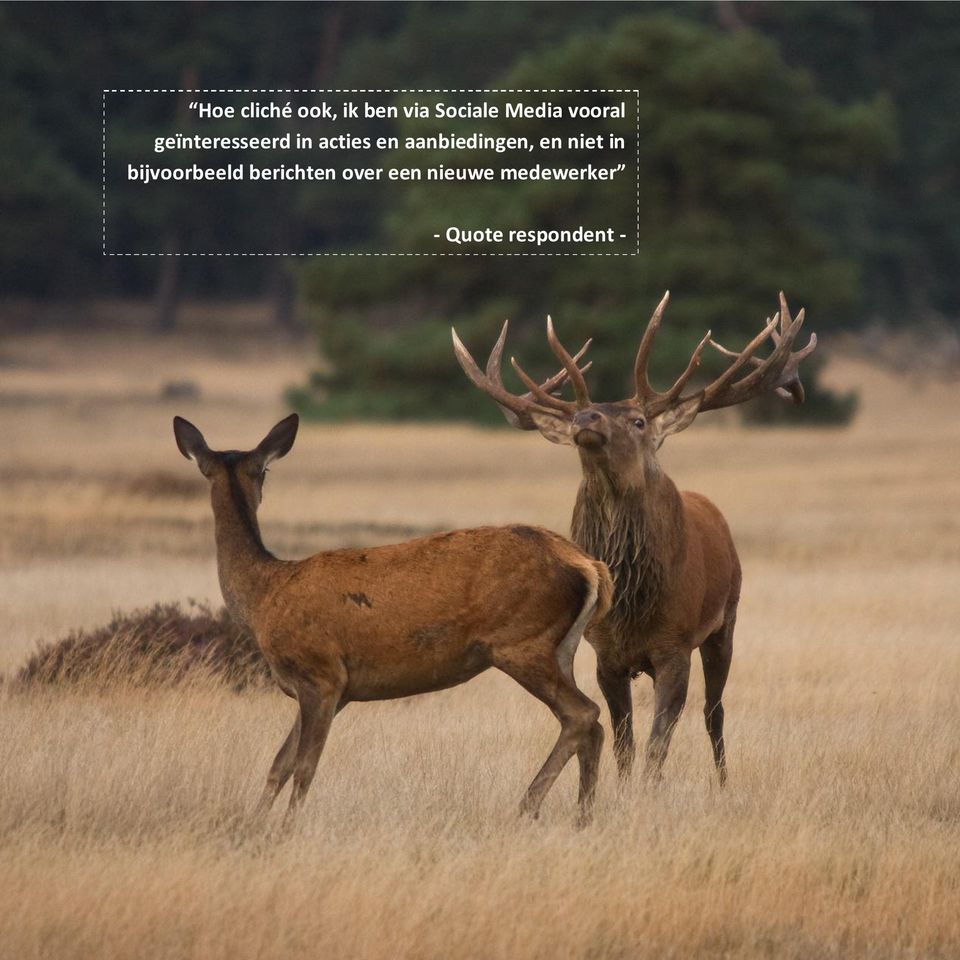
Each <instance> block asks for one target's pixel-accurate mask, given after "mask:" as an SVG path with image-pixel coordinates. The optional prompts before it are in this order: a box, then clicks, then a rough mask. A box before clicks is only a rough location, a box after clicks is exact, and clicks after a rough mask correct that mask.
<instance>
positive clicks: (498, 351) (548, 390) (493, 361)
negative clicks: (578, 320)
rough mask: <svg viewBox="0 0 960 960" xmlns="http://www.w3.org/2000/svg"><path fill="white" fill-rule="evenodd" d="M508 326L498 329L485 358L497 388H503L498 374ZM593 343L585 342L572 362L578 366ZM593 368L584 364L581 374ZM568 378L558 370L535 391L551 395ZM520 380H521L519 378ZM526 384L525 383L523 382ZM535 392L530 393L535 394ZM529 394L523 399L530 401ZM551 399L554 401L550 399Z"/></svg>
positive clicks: (507, 322) (591, 363)
mask: <svg viewBox="0 0 960 960" xmlns="http://www.w3.org/2000/svg"><path fill="white" fill-rule="evenodd" d="M509 326H510V321H509V320H504V321H503V326H502V327H501V328H500V336H499V337H497V342H496V343H495V344H494V345H493V349H492V350H491V351H490V356H489V357H488V358H487V376H488V377H489V378H490V379H491V380H492V381H493V382H494V383H495V384H497V386H499V387H503V376H502V374H501V373H500V370H501V367H502V366H503V348H504V346H505V344H506V342H507V329H508V328H509ZM592 343H593V338H592V337H591V338H590V339H588V340H586V341H585V342H584V344H583V346H582V347H581V348H580V349H579V350H578V351H577V352H576V353H575V354H574V355H573V358H572V359H573V362H574V363H575V364H577V365H579V363H580V361H581V360H582V359H583V355H584V354H585V353H586V352H587V350H589V349H590V345H591V344H592ZM510 363H511V364H513V365H514V366H516V360H514V358H513V357H511V358H510ZM592 366H593V361H589V362H587V363H585V364H584V365H583V366H582V367H581V368H580V372H581V373H586V372H587V371H588V370H589V369H590V368H591V367H592ZM524 376H525V374H524ZM568 378H569V374H568V373H567V371H566V370H565V369H564V370H560V371H558V372H557V373H555V374H554V375H553V376H552V377H549V378H548V379H546V380H544V381H543V383H541V384H539V385H538V386H537V388H536V389H537V391H540V392H542V393H544V394H552V393H553V391H554V390H556V389H557V388H559V387H562V386H563V385H564V384H565V383H566V382H567V379H568ZM521 379H522V378H521ZM524 382H526V381H524ZM504 389H506V388H504ZM535 392H536V391H531V393H535ZM530 397H531V394H526V395H525V396H524V397H523V399H530ZM551 399H556V398H555V397H552V398H551Z"/></svg>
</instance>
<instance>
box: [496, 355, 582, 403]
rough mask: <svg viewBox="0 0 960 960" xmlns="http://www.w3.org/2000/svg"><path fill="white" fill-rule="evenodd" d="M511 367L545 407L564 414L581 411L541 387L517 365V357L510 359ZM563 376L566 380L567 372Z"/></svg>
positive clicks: (568, 401)
mask: <svg viewBox="0 0 960 960" xmlns="http://www.w3.org/2000/svg"><path fill="white" fill-rule="evenodd" d="M510 366H512V367H513V369H514V371H515V372H516V374H517V376H518V377H519V378H520V379H521V380H522V381H523V385H524V386H525V387H526V388H527V389H528V390H529V391H530V394H532V395H533V396H534V397H536V398H537V400H539V401H540V402H541V403H542V404H543V405H544V406H547V407H553V408H554V409H555V410H562V411H563V412H564V413H576V412H577V410H578V409H579V408H578V407H577V405H576V404H575V403H574V402H573V401H571V400H562V399H561V398H560V397H554V396H551V395H550V393H548V392H547V391H546V390H545V389H544V388H543V387H541V386H540V385H539V384H538V383H537V381H536V380H534V379H533V378H532V377H531V376H529V375H528V374H527V373H526V371H525V370H524V369H523V367H521V366H520V364H519V363H517V358H516V357H511V358H510ZM588 366H589V364H588ZM563 376H564V379H566V377H567V371H566V370H564V371H563ZM548 382H549V381H548Z"/></svg>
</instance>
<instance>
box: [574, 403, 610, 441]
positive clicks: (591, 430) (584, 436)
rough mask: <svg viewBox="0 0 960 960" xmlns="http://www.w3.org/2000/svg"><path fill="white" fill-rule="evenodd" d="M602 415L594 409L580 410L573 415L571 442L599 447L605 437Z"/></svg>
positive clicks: (605, 439)
mask: <svg viewBox="0 0 960 960" xmlns="http://www.w3.org/2000/svg"><path fill="white" fill-rule="evenodd" d="M602 422H603V416H602V415H601V414H599V413H597V411H596V410H580V411H579V412H578V413H576V414H574V417H573V442H574V443H575V444H576V445H577V446H578V447H583V448H586V449H599V448H600V447H602V446H603V445H604V444H605V443H606V442H607V438H606V435H605V434H604V432H603V426H602Z"/></svg>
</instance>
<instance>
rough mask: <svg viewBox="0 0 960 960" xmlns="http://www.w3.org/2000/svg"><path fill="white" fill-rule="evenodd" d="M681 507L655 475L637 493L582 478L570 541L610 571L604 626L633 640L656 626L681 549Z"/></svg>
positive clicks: (592, 476) (668, 484) (595, 474)
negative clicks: (610, 598)
mask: <svg viewBox="0 0 960 960" xmlns="http://www.w3.org/2000/svg"><path fill="white" fill-rule="evenodd" d="M681 511H682V505H681V501H680V495H679V493H678V492H677V488H676V487H675V486H674V485H673V482H672V481H671V480H670V479H669V478H668V477H666V476H665V475H664V474H662V473H660V472H659V471H658V472H657V473H656V475H654V476H648V478H647V482H646V483H645V484H644V485H643V486H642V487H627V488H625V489H618V488H617V487H616V486H615V485H614V484H613V483H612V482H611V480H610V478H608V477H606V476H605V475H604V474H603V473H601V472H599V471H591V472H589V473H587V472H584V477H583V482H582V483H581V485H580V491H579V493H578V495H577V503H576V506H575V507H574V511H573V525H572V531H571V532H572V534H573V539H574V540H575V541H576V542H577V544H579V546H580V547H582V548H583V549H584V550H586V551H587V553H589V554H592V555H593V556H595V557H597V558H598V559H600V560H603V561H604V563H606V564H607V566H608V567H609V568H610V574H611V576H612V577H613V583H614V588H615V590H614V603H613V608H612V610H611V611H610V614H609V621H608V622H609V623H610V624H611V625H612V626H613V628H614V632H615V633H616V634H617V635H618V637H620V638H622V639H623V640H624V641H626V640H627V639H628V638H629V639H631V640H632V639H633V637H634V636H635V635H636V633H637V631H638V630H641V629H642V628H643V627H645V626H647V625H648V624H650V623H651V622H653V621H654V620H656V618H657V616H658V614H659V612H660V610H659V605H660V601H661V597H662V593H663V584H664V582H665V579H666V576H667V572H668V571H669V569H670V568H671V567H672V566H673V565H674V562H675V560H676V559H677V557H679V556H680V555H681V554H682V552H683V550H684V549H685V547H686V543H685V538H684V534H683V529H684V528H683V525H682V523H680V522H679V521H680V515H681Z"/></svg>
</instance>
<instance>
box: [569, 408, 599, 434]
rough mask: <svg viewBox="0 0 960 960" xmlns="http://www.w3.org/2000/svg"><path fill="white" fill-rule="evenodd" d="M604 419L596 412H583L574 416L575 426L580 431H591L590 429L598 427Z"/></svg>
mask: <svg viewBox="0 0 960 960" xmlns="http://www.w3.org/2000/svg"><path fill="white" fill-rule="evenodd" d="M602 419H603V418H602V417H601V416H600V414H599V413H597V411H596V410H581V411H580V412H579V413H577V414H575V415H574V418H573V425H574V426H575V427H576V428H577V429H578V430H583V429H588V430H589V429H592V428H593V427H596V425H597V424H598V423H599V422H600V420H602Z"/></svg>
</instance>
